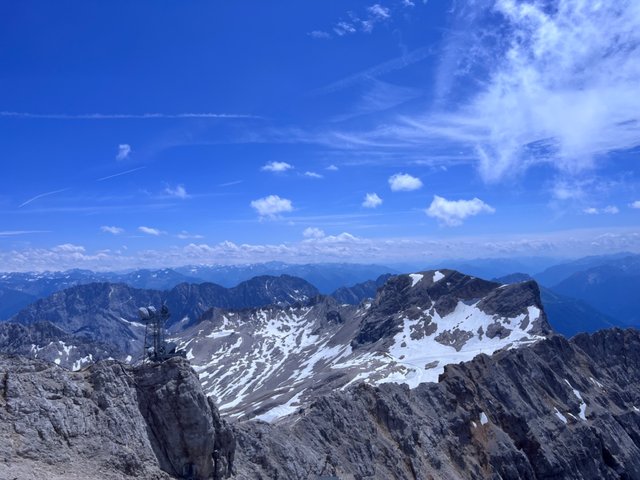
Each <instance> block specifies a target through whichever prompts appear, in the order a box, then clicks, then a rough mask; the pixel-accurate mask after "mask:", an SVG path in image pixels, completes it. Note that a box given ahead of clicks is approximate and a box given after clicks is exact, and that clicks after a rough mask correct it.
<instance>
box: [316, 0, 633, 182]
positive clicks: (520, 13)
mask: <svg viewBox="0 0 640 480" xmlns="http://www.w3.org/2000/svg"><path fill="white" fill-rule="evenodd" d="M463 5H464V8H462V13H460V15H461V16H464V19H465V21H464V22H463V23H462V24H461V25H462V26H463V27H464V28H462V29H461V30H459V31H456V32H454V33H453V34H452V35H450V36H449V37H448V38H449V41H448V44H446V45H445V47H444V49H445V50H447V49H449V50H450V52H449V53H450V55H449V56H450V57H451V58H453V59H455V62H456V65H455V67H451V65H448V64H447V65H442V70H443V72H444V73H443V74H442V75H441V76H442V80H441V81H440V83H442V84H443V85H444V84H448V85H446V86H442V85H441V86H439V87H438V88H439V89H440V90H442V91H443V92H444V91H447V92H451V93H450V94H449V95H447V96H444V98H443V102H444V103H440V104H438V107H434V108H431V109H429V111H427V112H425V113H424V114H422V115H419V114H416V115H404V116H399V117H396V121H395V122H393V121H392V122H389V121H385V122H384V124H379V126H377V127H373V128H371V129H367V130H360V131H357V130H352V131H348V132H345V131H342V132H326V133H325V135H324V137H321V136H319V137H318V138H325V139H327V140H328V141H333V142H334V143H333V145H334V146H335V147H336V148H339V147H340V143H339V140H344V143H345V146H344V148H348V147H349V146H350V147H351V148H361V147H358V146H359V145H360V146H363V145H374V144H376V145H377V146H378V147H379V148H380V149H389V148H394V149H399V148H402V149H406V151H412V152H418V151H420V150H422V151H436V150H446V151H448V152H449V153H450V152H451V151H459V152H463V153H464V156H465V158H470V160H471V161H472V162H473V163H474V165H475V166H476V167H477V170H478V172H479V174H480V176H481V177H482V178H483V179H484V181H486V182H489V183H490V182H498V181H503V180H505V179H507V178H511V177H513V176H516V175H518V174H522V173H523V172H525V171H526V170H527V169H529V168H531V167H533V166H536V165H540V164H545V165H548V166H550V167H551V168H552V169H554V170H556V172H558V174H559V175H560V176H561V177H564V178H572V177H576V176H579V175H583V174H585V173H586V172H589V171H591V170H592V169H593V168H594V167H596V166H597V165H598V164H599V162H600V161H601V159H603V158H604V157H607V156H608V155H609V154H611V153H613V152H619V151H625V150H629V149H632V148H634V147H637V146H638V145H640V95H638V94H637V85H638V84H640V28H638V25H640V3H638V2H635V1H631V0H622V1H620V2H616V3H615V5H608V4H604V3H599V2H587V3H585V2H583V1H582V0H566V1H563V2H559V3H558V5H557V7H554V8H547V7H548V5H547V3H545V2H542V1H533V2H531V1H521V0H495V1H489V0H486V1H480V2H474V3H468V4H467V3H465V4H463ZM496 21H499V27H497V26H496ZM460 39H469V40H468V41H460ZM424 55H429V51H428V50H423V51H419V52H418V53H417V54H416V56H417V58H418V59H419V58H421V57H422V56H424ZM399 62H400V63H396V62H392V64H391V65H390V66H388V67H383V68H382V69H381V70H382V71H384V70H386V69H388V68H401V67H402V60H401V59H399ZM374 75H375V72H374ZM362 80H363V77H362V74H358V75H356V76H354V77H352V78H348V79H343V80H341V81H339V82H336V83H335V84H333V85H330V86H328V87H325V89H323V90H322V92H323V93H326V92H329V91H332V89H339V88H344V87H345V86H348V85H352V84H353V83H354V82H361V81H362ZM435 93H436V94H437V92H435ZM391 145H393V146H391Z"/></svg>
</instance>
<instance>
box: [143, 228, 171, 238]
mask: <svg viewBox="0 0 640 480" xmlns="http://www.w3.org/2000/svg"><path fill="white" fill-rule="evenodd" d="M138 231H139V232H140V233H144V234H146V235H151V236H154V237H159V236H160V235H164V234H165V233H166V232H163V231H162V230H160V229H158V228H153V227H145V226H144V225H142V226H140V227H138Z"/></svg>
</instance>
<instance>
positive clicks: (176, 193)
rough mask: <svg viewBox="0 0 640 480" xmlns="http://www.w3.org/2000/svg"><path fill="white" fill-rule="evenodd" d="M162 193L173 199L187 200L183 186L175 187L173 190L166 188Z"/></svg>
mask: <svg viewBox="0 0 640 480" xmlns="http://www.w3.org/2000/svg"><path fill="white" fill-rule="evenodd" d="M164 193H165V195H167V196H169V197H173V198H181V199H185V198H189V194H188V193H187V190H186V189H185V188H184V185H176V187H175V188H172V187H170V186H167V188H165V189H164Z"/></svg>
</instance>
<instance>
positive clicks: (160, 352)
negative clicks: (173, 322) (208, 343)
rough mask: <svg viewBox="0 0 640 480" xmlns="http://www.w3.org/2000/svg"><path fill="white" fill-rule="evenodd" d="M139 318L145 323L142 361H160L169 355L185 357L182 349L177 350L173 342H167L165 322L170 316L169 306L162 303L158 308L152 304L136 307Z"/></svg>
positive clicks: (169, 356)
mask: <svg viewBox="0 0 640 480" xmlns="http://www.w3.org/2000/svg"><path fill="white" fill-rule="evenodd" d="M138 315H139V316H140V320H141V321H142V322H143V323H144V324H145V330H144V346H143V350H142V361H143V362H148V361H151V362H162V361H164V360H166V359H168V358H171V357H186V352H185V351H184V350H178V349H177V348H178V345H177V344H176V343H174V342H167V341H166V339H165V337H166V327H165V326H166V324H167V321H168V320H169V317H171V313H170V312H169V308H168V307H167V306H166V305H162V307H161V308H160V310H159V311H158V309H156V307H154V306H148V307H140V308H139V309H138Z"/></svg>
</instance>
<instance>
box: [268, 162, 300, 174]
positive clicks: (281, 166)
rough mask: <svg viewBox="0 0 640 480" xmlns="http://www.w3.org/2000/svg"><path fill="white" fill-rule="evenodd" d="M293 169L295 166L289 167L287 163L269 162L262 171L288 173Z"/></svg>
mask: <svg viewBox="0 0 640 480" xmlns="http://www.w3.org/2000/svg"><path fill="white" fill-rule="evenodd" d="M291 168H293V166H292V165H289V164H288V163H287V162H269V163H267V164H266V165H264V166H263V167H262V168H261V170H264V171H266V172H286V171H287V170H289V169H291Z"/></svg>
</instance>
